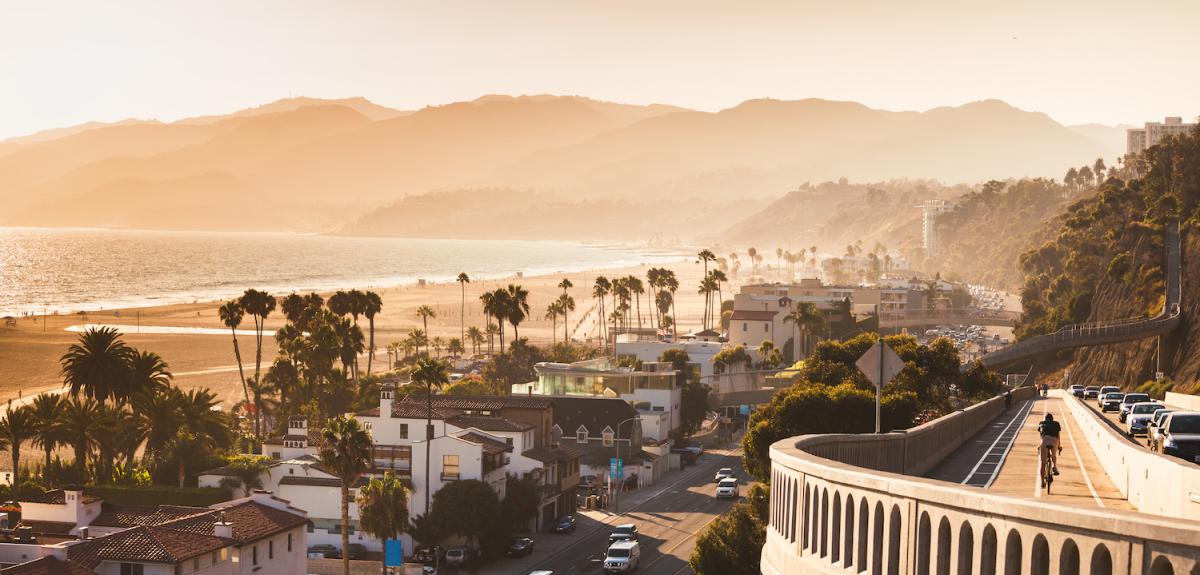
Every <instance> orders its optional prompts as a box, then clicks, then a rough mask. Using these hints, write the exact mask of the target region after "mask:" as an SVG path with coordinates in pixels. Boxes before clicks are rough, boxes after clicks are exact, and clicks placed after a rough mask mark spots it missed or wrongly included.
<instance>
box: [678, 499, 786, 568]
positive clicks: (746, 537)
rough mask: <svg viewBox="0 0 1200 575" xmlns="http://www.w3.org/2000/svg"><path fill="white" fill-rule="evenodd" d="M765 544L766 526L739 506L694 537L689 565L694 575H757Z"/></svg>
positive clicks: (743, 504) (746, 509)
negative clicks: (693, 546) (694, 543)
mask: <svg viewBox="0 0 1200 575" xmlns="http://www.w3.org/2000/svg"><path fill="white" fill-rule="evenodd" d="M766 542H767V526H766V522H765V521H764V520H763V519H762V518H760V517H758V516H757V515H756V514H755V512H754V508H752V507H751V506H750V505H747V504H745V503H739V504H737V505H735V506H734V507H733V508H732V509H730V510H729V511H727V512H726V513H724V514H723V515H721V516H719V517H717V518H716V519H715V520H714V521H713V522H712V523H711V524H710V525H709V526H708V527H707V528H706V529H705V530H704V531H702V532H701V533H700V535H699V536H697V537H696V548H695V549H693V550H692V556H691V558H690V559H689V560H688V565H690V566H691V567H692V570H694V571H695V572H696V574H697V575H743V574H744V575H758V573H759V572H760V571H759V562H760V559H761V557H762V548H763V544H765V543H766Z"/></svg>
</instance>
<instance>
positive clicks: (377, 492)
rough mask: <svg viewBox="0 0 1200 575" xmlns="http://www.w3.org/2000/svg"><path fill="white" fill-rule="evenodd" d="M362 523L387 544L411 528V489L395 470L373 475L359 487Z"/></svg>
mask: <svg viewBox="0 0 1200 575" xmlns="http://www.w3.org/2000/svg"><path fill="white" fill-rule="evenodd" d="M358 525H359V528H360V529H362V530H363V531H365V532H366V533H367V534H368V535H372V536H374V537H375V538H376V539H380V540H382V541H383V542H384V544H385V545H386V544H387V540H388V539H397V538H399V537H400V534H401V533H403V532H404V531H405V530H406V529H408V488H406V487H405V486H404V483H403V482H401V481H400V478H398V477H396V475H395V474H394V473H393V472H391V471H386V472H384V474H383V477H373V478H371V481H370V482H368V483H367V484H366V485H364V486H362V488H361V489H359V490H358ZM383 572H384V573H387V567H386V566H384V567H383Z"/></svg>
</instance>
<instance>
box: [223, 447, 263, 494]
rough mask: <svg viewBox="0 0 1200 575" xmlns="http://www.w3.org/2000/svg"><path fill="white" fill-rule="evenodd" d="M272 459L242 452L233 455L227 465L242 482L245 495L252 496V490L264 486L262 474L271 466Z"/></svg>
mask: <svg viewBox="0 0 1200 575" xmlns="http://www.w3.org/2000/svg"><path fill="white" fill-rule="evenodd" d="M270 461H271V459H270V458H269V457H266V456H263V455H251V454H249V453H242V454H238V455H234V456H231V457H230V458H229V459H228V460H227V461H226V462H225V466H226V467H228V468H229V470H230V471H231V472H233V476H234V477H236V478H237V480H238V483H240V484H241V486H242V493H243V496H244V497H250V493H251V492H252V491H254V490H255V489H261V488H262V486H263V482H262V474H263V472H264V471H266V470H267V469H268V468H269V464H270Z"/></svg>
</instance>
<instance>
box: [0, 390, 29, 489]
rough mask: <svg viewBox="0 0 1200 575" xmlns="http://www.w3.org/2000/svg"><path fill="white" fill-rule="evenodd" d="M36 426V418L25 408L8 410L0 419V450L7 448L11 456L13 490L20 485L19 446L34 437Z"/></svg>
mask: <svg viewBox="0 0 1200 575" xmlns="http://www.w3.org/2000/svg"><path fill="white" fill-rule="evenodd" d="M37 424H38V420H37V416H36V415H35V414H34V413H33V410H32V409H30V408H28V407H25V406H21V407H18V408H16V409H13V408H11V407H10V408H8V411H7V412H6V413H5V414H4V418H3V419H0V449H3V448H5V447H7V448H8V450H9V452H10V453H11V454H12V465H13V467H12V468H13V480H12V486H13V488H14V489H15V488H16V487H18V486H20V485H21V446H22V445H24V444H25V442H26V441H29V440H30V439H33V438H34V437H36V435H37Z"/></svg>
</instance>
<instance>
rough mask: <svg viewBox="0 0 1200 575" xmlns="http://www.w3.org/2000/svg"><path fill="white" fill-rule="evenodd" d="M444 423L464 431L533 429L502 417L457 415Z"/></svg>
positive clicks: (525, 424)
mask: <svg viewBox="0 0 1200 575" xmlns="http://www.w3.org/2000/svg"><path fill="white" fill-rule="evenodd" d="M446 423H449V424H451V425H454V426H457V427H460V428H462V429H466V428H468V427H474V428H475V429H479V430H482V431H525V430H527V429H533V426H532V425H529V424H528V423H521V422H519V421H513V420H511V419H506V418H503V417H492V416H489V415H459V416H457V417H452V418H450V419H447V420H446Z"/></svg>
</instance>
